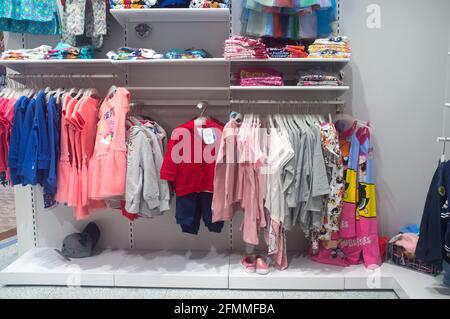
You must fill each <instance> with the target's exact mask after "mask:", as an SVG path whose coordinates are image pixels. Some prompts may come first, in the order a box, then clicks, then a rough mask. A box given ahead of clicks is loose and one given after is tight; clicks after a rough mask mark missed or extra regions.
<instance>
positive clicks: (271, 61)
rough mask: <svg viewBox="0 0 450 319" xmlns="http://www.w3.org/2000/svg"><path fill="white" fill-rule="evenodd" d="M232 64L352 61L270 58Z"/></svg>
mask: <svg viewBox="0 0 450 319" xmlns="http://www.w3.org/2000/svg"><path fill="white" fill-rule="evenodd" d="M229 61H230V62H231V63H232V64H233V63H236V64H243V63H268V64H272V63H342V64H344V65H345V64H347V63H349V62H350V59H325V58H324V59H321V58H269V59H237V60H229Z"/></svg>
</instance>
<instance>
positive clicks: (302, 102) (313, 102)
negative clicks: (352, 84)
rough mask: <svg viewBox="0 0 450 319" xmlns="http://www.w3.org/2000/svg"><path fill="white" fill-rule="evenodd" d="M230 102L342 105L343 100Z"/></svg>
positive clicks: (236, 102) (242, 102) (242, 101)
mask: <svg viewBox="0 0 450 319" xmlns="http://www.w3.org/2000/svg"><path fill="white" fill-rule="evenodd" d="M230 103H231V104H304V105H312V104H318V105H344V104H345V102H344V101H340V100H331V101H327V100H323V101H321V100H311V101H305V100H231V101H230Z"/></svg>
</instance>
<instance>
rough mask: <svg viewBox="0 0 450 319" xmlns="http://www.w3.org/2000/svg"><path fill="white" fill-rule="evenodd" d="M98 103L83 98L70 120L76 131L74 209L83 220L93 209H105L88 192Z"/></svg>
mask: <svg viewBox="0 0 450 319" xmlns="http://www.w3.org/2000/svg"><path fill="white" fill-rule="evenodd" d="M98 103H99V101H98V100H97V99H94V98H92V97H89V96H88V97H83V98H82V99H81V100H80V103H79V104H78V107H77V108H76V109H74V112H73V113H72V116H71V120H72V123H73V124H74V125H75V126H76V129H77V149H78V151H77V154H78V156H77V162H78V168H77V170H78V192H79V193H78V204H77V205H76V209H75V216H76V218H77V219H84V218H86V217H88V216H89V214H90V212H91V211H92V210H94V209H101V208H105V207H106V204H105V202H104V201H103V200H91V199H89V197H88V192H89V189H88V187H89V174H88V165H89V160H90V159H91V157H92V154H93V152H94V146H95V136H96V133H97V122H98V110H97V106H98Z"/></svg>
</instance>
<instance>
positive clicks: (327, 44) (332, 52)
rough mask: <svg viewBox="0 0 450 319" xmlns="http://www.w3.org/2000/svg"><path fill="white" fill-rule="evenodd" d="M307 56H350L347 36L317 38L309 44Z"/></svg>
mask: <svg viewBox="0 0 450 319" xmlns="http://www.w3.org/2000/svg"><path fill="white" fill-rule="evenodd" d="M308 50H309V56H308V57H309V58H328V59H329V58H351V55H352V53H351V52H352V50H351V48H350V44H349V39H348V37H331V38H326V39H317V40H316V41H314V43H313V44H312V45H310V46H309V48H308Z"/></svg>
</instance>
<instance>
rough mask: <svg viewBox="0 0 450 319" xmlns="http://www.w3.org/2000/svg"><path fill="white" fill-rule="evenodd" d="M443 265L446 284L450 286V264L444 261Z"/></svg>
mask: <svg viewBox="0 0 450 319" xmlns="http://www.w3.org/2000/svg"><path fill="white" fill-rule="evenodd" d="M442 267H443V268H444V285H446V286H449V287H450V264H449V263H448V262H446V261H444V262H443V263H442Z"/></svg>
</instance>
